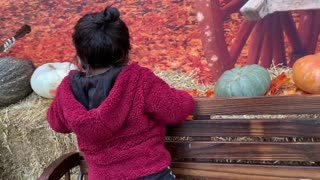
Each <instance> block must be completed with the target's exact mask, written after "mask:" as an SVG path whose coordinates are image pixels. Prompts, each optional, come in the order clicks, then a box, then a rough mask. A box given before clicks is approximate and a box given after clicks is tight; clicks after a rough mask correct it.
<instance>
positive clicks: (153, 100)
mask: <svg viewBox="0 0 320 180" xmlns="http://www.w3.org/2000/svg"><path fill="white" fill-rule="evenodd" d="M72 73H74V71H72V72H70V74H69V75H68V76H67V77H65V78H64V80H63V81H62V83H61V84H60V86H59V87H58V90H57V95H56V97H55V98H54V100H53V102H52V104H51V106H50V108H49V110H48V113H47V117H48V122H49V125H50V127H51V128H52V129H53V130H55V131H57V132H60V133H71V132H73V133H75V134H76V136H77V140H78V146H79V149H80V150H81V151H82V152H83V154H84V158H85V159H86V161H87V163H88V166H89V179H90V180H98V179H99V180H104V179H117V180H121V179H136V178H138V177H143V176H146V175H150V174H153V173H158V172H160V171H161V170H163V169H165V168H166V167H167V166H168V165H169V164H170V162H171V157H170V154H169V152H168V151H167V150H166V148H165V146H164V140H165V131H166V124H175V123H181V122H183V121H184V120H185V119H186V117H187V116H188V115H189V114H191V113H192V111H193V108H194V100H193V98H192V97H191V96H190V95H189V94H188V93H186V92H185V91H182V90H177V89H174V88H171V87H170V86H169V85H168V84H167V83H166V82H164V81H163V80H162V79H160V78H159V77H157V76H156V75H155V74H153V73H152V72H151V71H150V70H148V69H147V68H143V67H140V66H139V65H138V64H136V63H133V64H131V65H128V66H127V67H126V68H125V69H123V70H122V71H121V72H120V74H119V75H118V77H117V79H116V82H115V84H114V86H113V88H112V89H111V91H110V94H109V96H108V97H107V98H106V99H105V101H103V102H102V104H101V105H100V106H99V107H98V108H96V109H91V110H89V111H87V110H86V108H85V107H84V106H83V105H82V104H81V103H80V102H78V101H77V100H76V99H75V97H74V95H73V91H72V87H71V82H70V76H71V75H72Z"/></svg>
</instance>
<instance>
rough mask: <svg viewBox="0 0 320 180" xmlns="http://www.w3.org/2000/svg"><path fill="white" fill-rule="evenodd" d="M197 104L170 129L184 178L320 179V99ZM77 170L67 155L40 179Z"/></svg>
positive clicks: (74, 158) (75, 157)
mask: <svg viewBox="0 0 320 180" xmlns="http://www.w3.org/2000/svg"><path fill="white" fill-rule="evenodd" d="M196 102H197V103H196V109H195V112H194V115H193V120H191V121H185V122H184V123H182V124H178V125H170V126H168V128H167V130H168V132H167V135H168V136H167V137H166V140H167V141H166V147H167V148H168V149H169V151H170V152H171V154H172V157H173V162H172V164H171V167H172V168H173V171H174V173H175V174H176V175H177V177H178V179H199V180H200V179H201V180H203V179H229V180H231V179H232V180H233V179H245V180H248V179H254V180H289V179H296V180H315V179H320V163H319V162H320V118H319V117H320V115H319V116H317V115H315V114H317V113H319V112H320V96H290V97H275V96H274V97H250V98H228V99H223V98H221V99H219V98H196ZM319 114H320V113H319ZM243 115H245V116H243ZM76 166H80V170H81V173H82V174H83V175H86V174H87V172H88V168H87V166H86V163H85V161H84V160H83V159H82V156H81V154H80V153H78V152H75V153H69V154H66V155H63V156H61V157H60V158H58V159H57V160H55V161H54V162H53V163H52V164H50V165H49V166H48V167H47V168H46V169H45V170H44V172H43V174H42V175H41V177H40V178H39V180H44V179H60V178H61V177H63V176H64V175H65V176H66V179H68V178H69V176H70V173H69V172H70V170H71V169H72V168H74V167H76Z"/></svg>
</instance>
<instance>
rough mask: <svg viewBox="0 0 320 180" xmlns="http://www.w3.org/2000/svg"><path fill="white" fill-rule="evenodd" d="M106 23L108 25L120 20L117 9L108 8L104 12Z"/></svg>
mask: <svg viewBox="0 0 320 180" xmlns="http://www.w3.org/2000/svg"><path fill="white" fill-rule="evenodd" d="M103 15H104V21H105V22H107V23H111V22H115V21H117V20H119V17H120V12H119V10H118V9H117V8H114V7H107V8H106V9H105V10H104V12H103Z"/></svg>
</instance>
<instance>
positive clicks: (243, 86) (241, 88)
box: [214, 64, 271, 97]
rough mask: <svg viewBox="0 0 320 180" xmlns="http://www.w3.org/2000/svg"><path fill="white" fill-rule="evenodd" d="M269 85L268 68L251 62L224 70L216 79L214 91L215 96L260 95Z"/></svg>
mask: <svg viewBox="0 0 320 180" xmlns="http://www.w3.org/2000/svg"><path fill="white" fill-rule="evenodd" d="M270 85H271V77H270V74H269V72H268V70H267V69H265V68H264V67H262V66H260V65H257V64H252V65H246V66H243V67H237V68H233V69H231V70H228V71H225V72H224V73H223V74H222V75H221V77H220V78H219V79H218V81H217V83H216V85H215V88H214V93H215V96H216V97H236V96H262V95H264V94H265V93H266V92H267V91H268V90H269V88H270Z"/></svg>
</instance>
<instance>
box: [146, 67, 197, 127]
mask: <svg viewBox="0 0 320 180" xmlns="http://www.w3.org/2000/svg"><path fill="white" fill-rule="evenodd" d="M146 79H147V80H146V81H145V84H144V99H145V112H146V113H147V114H149V115H150V116H151V117H153V118H154V119H156V120H158V121H160V122H162V123H164V124H176V123H181V122H183V121H184V120H185V119H186V118H187V116H188V115H190V114H192V112H193V109H194V106H195V102H194V99H193V97H192V96H191V95H189V94H188V93H187V92H185V91H183V90H178V89H175V88H172V87H170V86H169V85H168V84H167V83H166V82H165V81H164V80H162V79H161V78H159V77H158V76H156V75H155V74H154V73H152V72H151V71H150V70H149V71H148V72H147V73H146Z"/></svg>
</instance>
